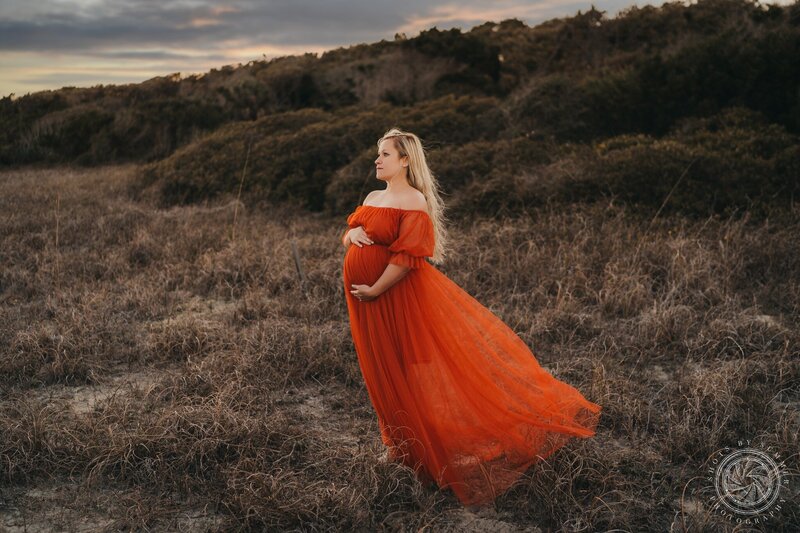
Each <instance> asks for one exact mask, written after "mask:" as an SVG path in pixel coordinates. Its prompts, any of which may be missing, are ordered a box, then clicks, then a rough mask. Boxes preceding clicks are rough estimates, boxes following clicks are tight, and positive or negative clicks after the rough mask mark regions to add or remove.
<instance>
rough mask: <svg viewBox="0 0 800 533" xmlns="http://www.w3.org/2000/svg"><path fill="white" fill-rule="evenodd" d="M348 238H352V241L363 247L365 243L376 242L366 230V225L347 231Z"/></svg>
mask: <svg viewBox="0 0 800 533" xmlns="http://www.w3.org/2000/svg"><path fill="white" fill-rule="evenodd" d="M347 238H348V239H350V242H351V243H353V244H355V245H356V246H358V247H359V248H361V247H363V246H364V245H365V244H374V243H373V242H372V239H370V238H369V235H367V232H366V231H365V230H364V226H358V227H357V228H353V229H351V230H350V231H348V232H347Z"/></svg>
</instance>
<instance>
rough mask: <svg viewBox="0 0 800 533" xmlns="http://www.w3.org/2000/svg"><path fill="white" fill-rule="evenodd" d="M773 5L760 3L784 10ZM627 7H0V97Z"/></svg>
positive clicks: (317, 3)
mask: <svg viewBox="0 0 800 533" xmlns="http://www.w3.org/2000/svg"><path fill="white" fill-rule="evenodd" d="M791 2H792V0H788V1H783V0H774V1H772V2H769V3H782V4H784V3H787V4H788V3H791ZM662 3H663V2H652V3H651V2H630V1H627V0H601V1H595V2H580V1H568V0H564V1H559V0H540V1H521V0H520V1H517V0H497V1H487V0H458V1H457V2H456V1H452V0H450V1H447V0H446V1H437V0H425V1H422V0H403V1H397V0H394V1H386V0H264V1H260V2H259V1H255V0H239V1H232V2H225V3H223V2H216V1H212V0H2V2H0V96H2V97H5V96H8V95H9V94H11V93H14V94H15V95H16V97H19V96H22V95H24V94H26V93H29V92H35V91H41V90H46V89H58V88H60V87H65V86H74V87H91V86H95V85H100V84H103V85H107V84H122V83H138V82H141V81H145V80H147V79H150V78H153V77H155V76H164V75H167V74H173V73H176V72H180V73H181V75H182V76H184V77H186V76H189V75H191V74H196V73H203V72H208V71H209V70H211V69H212V68H220V67H222V66H224V65H236V64H238V63H242V64H245V63H247V62H249V61H252V60H262V59H265V58H266V59H270V58H273V57H277V56H285V55H294V54H303V53H305V52H317V53H319V54H321V53H322V52H324V51H326V50H330V49H334V48H339V47H341V46H345V47H346V46H349V45H353V44H359V43H372V42H378V41H380V40H381V39H386V40H393V39H394V35H395V33H398V32H403V33H405V34H406V36H407V37H409V38H411V37H414V36H415V35H417V34H419V32H420V31H422V30H426V29H429V28H431V27H433V26H436V27H437V28H439V29H440V30H447V29H450V28H461V29H462V31H465V32H466V31H469V29H470V28H472V27H474V26H477V25H480V24H483V23H484V22H487V21H492V22H500V21H502V20H504V19H508V18H517V19H519V20H521V21H523V22H524V23H526V24H528V25H529V26H535V25H536V24H539V23H541V22H543V21H545V20H548V19H553V18H560V17H569V16H573V15H575V14H577V13H578V11H581V12H586V11H588V10H589V9H591V6H592V5H594V6H595V8H596V9H598V10H601V11H606V16H607V17H608V18H613V17H614V16H616V14H617V13H618V12H619V11H620V10H622V9H624V8H626V7H628V6H632V5H637V6H639V7H643V6H645V5H653V6H660V5H661V4H662Z"/></svg>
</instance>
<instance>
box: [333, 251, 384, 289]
mask: <svg viewBox="0 0 800 533" xmlns="http://www.w3.org/2000/svg"><path fill="white" fill-rule="evenodd" d="M390 255H391V252H389V247H388V246H385V245H383V244H377V243H376V244H367V245H364V246H363V247H361V248H359V247H358V246H356V245H355V244H351V245H350V246H349V247H348V248H347V252H346V253H345V256H344V281H345V284H346V285H347V287H348V288H349V287H350V284H352V283H355V284H357V285H362V284H363V285H372V284H373V283H375V282H376V281H378V278H379V277H381V274H383V271H384V270H386V265H387V264H388V262H389V256H390Z"/></svg>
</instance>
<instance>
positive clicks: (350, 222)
mask: <svg viewBox="0 0 800 533" xmlns="http://www.w3.org/2000/svg"><path fill="white" fill-rule="evenodd" d="M360 225H361V222H360V221H359V220H358V216H357V214H356V212H355V211H353V212H352V213H350V215H349V216H348V217H347V227H346V228H345V229H344V230H343V231H342V234H341V235H340V236H339V240H340V241H341V242H344V236H345V235H347V232H348V231H350V230H351V229H353V228H357V227H358V226H360Z"/></svg>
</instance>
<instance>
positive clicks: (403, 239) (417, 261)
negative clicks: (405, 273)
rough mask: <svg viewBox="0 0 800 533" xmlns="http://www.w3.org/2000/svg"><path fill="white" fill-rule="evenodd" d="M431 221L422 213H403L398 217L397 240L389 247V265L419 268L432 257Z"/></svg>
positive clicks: (432, 235)
mask: <svg viewBox="0 0 800 533" xmlns="http://www.w3.org/2000/svg"><path fill="white" fill-rule="evenodd" d="M434 244H435V237H434V231H433V221H432V220H431V219H430V217H429V216H428V214H427V213H425V212H424V211H405V212H404V213H403V214H402V215H401V216H400V228H399V230H398V237H397V239H396V240H395V241H394V242H393V243H392V244H390V245H389V251H390V252H392V254H391V255H390V256H389V263H393V264H395V265H402V266H405V267H408V268H419V267H421V266H422V265H423V264H424V263H425V258H426V257H432V256H433V248H434Z"/></svg>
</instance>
